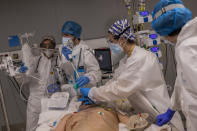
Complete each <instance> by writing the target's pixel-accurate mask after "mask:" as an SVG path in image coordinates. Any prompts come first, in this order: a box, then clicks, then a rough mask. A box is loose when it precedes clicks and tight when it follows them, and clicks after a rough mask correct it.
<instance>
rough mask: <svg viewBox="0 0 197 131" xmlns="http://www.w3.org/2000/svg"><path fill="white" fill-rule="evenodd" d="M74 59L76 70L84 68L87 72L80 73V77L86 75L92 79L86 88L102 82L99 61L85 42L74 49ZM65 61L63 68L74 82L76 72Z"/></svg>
mask: <svg viewBox="0 0 197 131" xmlns="http://www.w3.org/2000/svg"><path fill="white" fill-rule="evenodd" d="M61 48H62V47H60V50H61ZM80 54H81V55H80ZM72 57H73V64H74V66H75V68H76V69H77V68H81V67H83V68H84V70H85V72H84V73H80V72H79V76H82V75H85V76H87V77H88V78H89V79H90V82H89V84H88V85H87V86H86V87H92V86H96V84H97V83H98V82H100V81H101V71H100V67H99V64H98V61H97V60H96V57H95V56H94V54H93V53H92V49H90V48H89V47H88V46H87V45H85V44H84V41H81V42H80V43H79V45H77V46H75V47H74V48H73V50H72ZM64 60H65V64H64V67H62V68H63V69H64V70H65V72H66V74H69V77H70V80H71V81H72V82H74V81H75V77H74V70H73V68H72V66H71V64H70V63H69V62H68V61H67V60H66V58H65V57H64Z"/></svg>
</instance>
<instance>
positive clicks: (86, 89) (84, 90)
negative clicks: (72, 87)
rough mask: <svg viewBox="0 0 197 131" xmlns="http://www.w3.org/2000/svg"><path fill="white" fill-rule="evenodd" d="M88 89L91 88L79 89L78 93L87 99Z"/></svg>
mask: <svg viewBox="0 0 197 131" xmlns="http://www.w3.org/2000/svg"><path fill="white" fill-rule="evenodd" d="M90 89H91V88H80V93H81V94H82V96H85V97H88V93H89V91H90Z"/></svg>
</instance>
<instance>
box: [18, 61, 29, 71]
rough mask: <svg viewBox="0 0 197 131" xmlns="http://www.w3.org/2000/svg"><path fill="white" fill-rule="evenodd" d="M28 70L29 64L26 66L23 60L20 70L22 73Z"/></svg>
mask: <svg viewBox="0 0 197 131" xmlns="http://www.w3.org/2000/svg"><path fill="white" fill-rule="evenodd" d="M27 70H28V68H27V66H25V64H24V63H23V62H22V63H21V66H20V68H19V70H18V71H19V72H20V73H25V72H26V71H27Z"/></svg>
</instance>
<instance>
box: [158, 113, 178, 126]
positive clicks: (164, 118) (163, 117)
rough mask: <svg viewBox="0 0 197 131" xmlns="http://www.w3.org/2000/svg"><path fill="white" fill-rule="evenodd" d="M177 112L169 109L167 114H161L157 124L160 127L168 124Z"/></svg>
mask: <svg viewBox="0 0 197 131" xmlns="http://www.w3.org/2000/svg"><path fill="white" fill-rule="evenodd" d="M174 113H175V111H173V110H171V109H168V110H167V111H166V112H165V113H163V114H160V115H158V116H157V118H156V123H157V125H158V126H162V125H164V124H166V123H168V122H169V121H170V120H171V119H172V117H173V116H174Z"/></svg>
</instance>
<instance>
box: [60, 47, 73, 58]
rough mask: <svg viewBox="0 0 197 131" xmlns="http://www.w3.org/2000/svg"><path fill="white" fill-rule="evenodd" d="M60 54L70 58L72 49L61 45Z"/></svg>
mask: <svg viewBox="0 0 197 131" xmlns="http://www.w3.org/2000/svg"><path fill="white" fill-rule="evenodd" d="M62 54H63V55H64V56H65V57H66V59H67V60H70V59H71V58H69V55H71V54H72V51H71V50H70V49H68V48H67V47H66V46H63V47H62Z"/></svg>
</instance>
